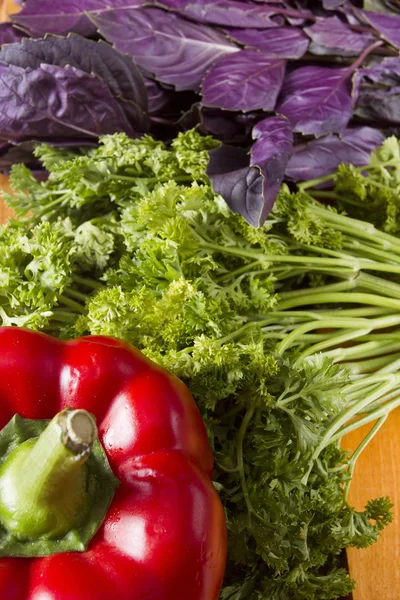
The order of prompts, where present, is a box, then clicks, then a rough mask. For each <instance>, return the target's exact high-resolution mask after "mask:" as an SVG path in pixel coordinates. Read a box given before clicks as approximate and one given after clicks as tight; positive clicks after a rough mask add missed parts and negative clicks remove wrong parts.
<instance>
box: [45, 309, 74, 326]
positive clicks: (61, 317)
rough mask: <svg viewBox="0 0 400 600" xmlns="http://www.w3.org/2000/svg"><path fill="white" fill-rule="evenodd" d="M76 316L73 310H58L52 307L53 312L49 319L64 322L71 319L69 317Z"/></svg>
mask: <svg viewBox="0 0 400 600" xmlns="http://www.w3.org/2000/svg"><path fill="white" fill-rule="evenodd" d="M73 317H76V313H75V312H69V311H67V310H60V309H59V308H55V309H53V314H52V316H51V318H50V320H51V321H61V322H62V323H66V322H68V321H70V320H71V318H73Z"/></svg>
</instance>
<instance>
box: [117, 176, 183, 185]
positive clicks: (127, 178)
mask: <svg viewBox="0 0 400 600" xmlns="http://www.w3.org/2000/svg"><path fill="white" fill-rule="evenodd" d="M108 179H112V180H116V181H129V182H132V183H136V184H137V182H138V180H139V181H146V182H147V183H153V182H154V183H163V182H164V183H166V182H168V181H169V180H170V179H169V178H167V179H165V178H164V179H162V178H160V177H141V176H140V175H135V176H134V177H130V176H129V175H118V174H117V175H109V176H108ZM174 181H178V182H179V181H193V176H192V175H181V176H177V177H174Z"/></svg>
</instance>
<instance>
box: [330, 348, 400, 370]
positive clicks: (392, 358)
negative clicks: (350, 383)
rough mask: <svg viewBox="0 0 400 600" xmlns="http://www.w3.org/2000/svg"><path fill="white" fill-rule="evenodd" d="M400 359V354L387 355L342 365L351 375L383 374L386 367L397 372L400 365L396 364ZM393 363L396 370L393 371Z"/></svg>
mask: <svg viewBox="0 0 400 600" xmlns="http://www.w3.org/2000/svg"><path fill="white" fill-rule="evenodd" d="M399 358H400V353H397V354H385V355H384V356H376V357H375V358H369V359H366V360H360V361H357V362H354V363H346V362H345V363H342V364H343V366H345V367H346V368H347V369H348V371H349V372H350V373H351V375H359V374H362V373H383V372H385V371H384V367H386V366H387V365H390V371H389V372H393V371H397V367H398V365H397V364H396V363H397V361H398V359H399ZM393 363H395V368H394V369H393Z"/></svg>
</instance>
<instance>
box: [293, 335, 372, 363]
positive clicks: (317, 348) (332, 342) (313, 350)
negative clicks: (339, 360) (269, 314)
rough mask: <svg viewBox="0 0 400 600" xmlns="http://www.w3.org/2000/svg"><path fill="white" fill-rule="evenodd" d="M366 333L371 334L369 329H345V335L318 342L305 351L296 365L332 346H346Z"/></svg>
mask: <svg viewBox="0 0 400 600" xmlns="http://www.w3.org/2000/svg"><path fill="white" fill-rule="evenodd" d="M365 333H369V329H368V328H367V329H345V330H344V331H343V333H340V334H336V335H334V336H331V337H329V338H328V339H325V340H324V341H322V342H318V343H317V344H314V345H312V346H309V347H308V348H306V350H304V351H303V352H302V353H301V354H300V356H299V357H298V359H297V360H296V363H295V364H300V363H301V362H302V361H303V360H304V359H305V358H307V356H311V355H313V354H317V353H318V352H321V351H322V350H325V349H326V348H331V347H332V346H339V344H345V343H346V342H350V341H352V340H355V339H357V338H359V337H362V336H363V335H364V334H365Z"/></svg>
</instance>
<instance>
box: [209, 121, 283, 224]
mask: <svg viewBox="0 0 400 600" xmlns="http://www.w3.org/2000/svg"><path fill="white" fill-rule="evenodd" d="M253 139H255V140H256V141H255V142H254V144H253V146H252V148H251V152H250V160H249V155H248V154H247V152H246V151H245V150H243V149H242V148H238V147H235V146H225V145H223V146H221V147H220V148H217V149H216V150H212V151H211V152H210V163H209V165H208V169H207V175H208V176H209V177H210V180H211V183H212V186H213V189H214V191H215V192H216V193H217V194H221V196H222V197H223V198H224V199H225V201H226V202H227V204H228V206H229V207H230V209H231V210H232V211H233V212H235V213H239V214H241V215H242V216H243V217H244V218H245V219H246V221H247V222H248V223H250V224H251V225H254V226H255V227H257V226H259V225H262V224H263V223H264V221H265V219H266V218H267V216H268V214H269V212H270V210H271V208H272V206H273V204H274V202H275V200H276V197H277V195H278V191H279V188H280V186H281V184H282V181H283V177H284V172H285V169H286V165H287V162H288V160H289V157H290V155H291V153H292V150H293V134H292V130H291V128H290V125H289V122H288V121H287V119H285V118H284V117H281V116H278V117H270V118H268V119H264V120H263V121H260V122H259V123H258V124H257V125H256V126H255V127H254V129H253Z"/></svg>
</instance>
